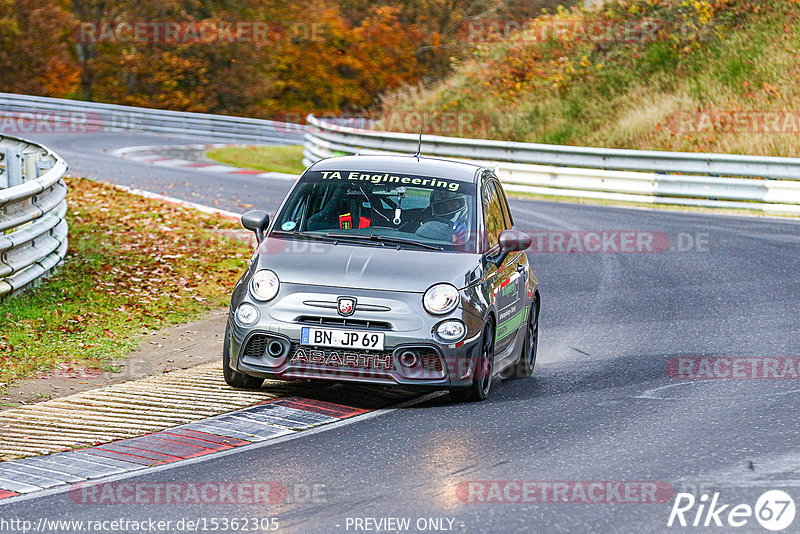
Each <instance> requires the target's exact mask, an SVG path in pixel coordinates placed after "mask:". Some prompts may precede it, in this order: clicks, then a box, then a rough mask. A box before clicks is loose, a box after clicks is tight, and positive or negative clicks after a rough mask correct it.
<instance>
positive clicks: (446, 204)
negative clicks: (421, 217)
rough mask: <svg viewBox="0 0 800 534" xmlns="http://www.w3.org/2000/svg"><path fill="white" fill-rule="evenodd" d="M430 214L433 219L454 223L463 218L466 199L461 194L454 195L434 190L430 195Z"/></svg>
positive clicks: (465, 209)
mask: <svg viewBox="0 0 800 534" xmlns="http://www.w3.org/2000/svg"><path fill="white" fill-rule="evenodd" d="M430 204H431V214H433V216H434V217H440V218H443V219H448V220H451V221H455V220H457V219H460V218H461V217H463V215H464V214H465V213H466V212H467V207H468V206H467V197H466V196H465V195H464V194H462V193H455V192H453V191H448V190H446V189H445V190H441V189H435V190H434V191H433V192H432V193H431V199H430Z"/></svg>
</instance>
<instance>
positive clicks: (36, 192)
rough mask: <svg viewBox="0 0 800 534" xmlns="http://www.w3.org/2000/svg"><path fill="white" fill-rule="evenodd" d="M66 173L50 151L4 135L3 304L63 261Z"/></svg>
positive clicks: (0, 158)
mask: <svg viewBox="0 0 800 534" xmlns="http://www.w3.org/2000/svg"><path fill="white" fill-rule="evenodd" d="M66 172H67V164H66V163H65V162H64V160H63V159H61V158H60V157H59V156H58V155H57V154H55V153H54V152H52V151H51V150H50V149H48V148H47V147H44V146H42V145H37V144H36V143H32V142H30V141H26V140H24V139H18V138H15V137H8V136H5V135H2V136H0V300H2V299H3V298H4V297H6V296H8V295H10V294H12V293H16V292H17V291H19V290H21V289H22V288H23V287H25V286H26V285H28V284H30V283H31V282H34V281H35V280H37V279H39V278H41V277H42V276H44V275H46V274H48V273H50V272H51V271H52V270H53V269H54V268H56V267H57V266H58V265H59V264H60V263H61V262H62V261H63V260H64V256H65V255H66V253H67V221H66V219H65V217H66V214H67V200H66V197H67V186H66V185H65V184H64V180H63V177H64V173H66Z"/></svg>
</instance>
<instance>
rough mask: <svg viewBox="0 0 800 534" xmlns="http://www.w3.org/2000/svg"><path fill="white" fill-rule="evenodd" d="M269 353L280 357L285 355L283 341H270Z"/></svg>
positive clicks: (274, 356)
mask: <svg viewBox="0 0 800 534" xmlns="http://www.w3.org/2000/svg"><path fill="white" fill-rule="evenodd" d="M267 354H269V355H270V356H272V357H273V358H278V357H280V356H282V355H283V343H281V342H280V341H276V340H273V341H270V342H269V344H268V345H267Z"/></svg>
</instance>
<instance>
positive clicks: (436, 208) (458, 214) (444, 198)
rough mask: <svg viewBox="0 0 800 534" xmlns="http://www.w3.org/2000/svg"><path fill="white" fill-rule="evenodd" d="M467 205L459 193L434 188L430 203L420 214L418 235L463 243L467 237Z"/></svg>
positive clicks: (416, 232)
mask: <svg viewBox="0 0 800 534" xmlns="http://www.w3.org/2000/svg"><path fill="white" fill-rule="evenodd" d="M468 217H469V205H468V204H467V199H466V197H465V196H464V195H463V194H461V193H455V192H453V191H448V190H439V189H436V190H434V191H433V192H432V193H431V198H430V205H429V206H428V208H427V209H426V210H425V211H424V212H423V213H422V214H421V217H420V220H421V221H423V222H420V225H419V228H417V229H416V231H415V232H414V233H415V234H417V235H418V236H420V237H424V238H426V239H434V240H437V241H450V242H452V243H453V244H454V245H463V244H465V243H466V242H467V240H468V239H469V232H468V228H469V224H467V223H468V222H469V220H468Z"/></svg>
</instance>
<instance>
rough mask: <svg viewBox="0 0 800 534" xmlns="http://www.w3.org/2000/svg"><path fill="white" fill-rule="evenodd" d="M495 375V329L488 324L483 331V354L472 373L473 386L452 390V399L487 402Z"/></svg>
mask: <svg viewBox="0 0 800 534" xmlns="http://www.w3.org/2000/svg"><path fill="white" fill-rule="evenodd" d="M493 375H494V328H492V324H491V323H489V324H487V325H486V326H485V327H484V329H483V338H482V339H481V353H480V357H479V358H478V363H477V365H476V366H475V369H474V370H473V371H472V385H471V386H469V387H466V388H454V389H451V390H450V398H452V399H453V400H454V401H456V402H479V401H482V400H486V397H488V396H489V391H490V390H491V388H492V377H493Z"/></svg>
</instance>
